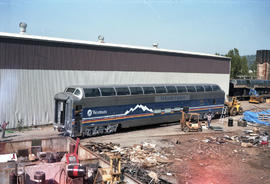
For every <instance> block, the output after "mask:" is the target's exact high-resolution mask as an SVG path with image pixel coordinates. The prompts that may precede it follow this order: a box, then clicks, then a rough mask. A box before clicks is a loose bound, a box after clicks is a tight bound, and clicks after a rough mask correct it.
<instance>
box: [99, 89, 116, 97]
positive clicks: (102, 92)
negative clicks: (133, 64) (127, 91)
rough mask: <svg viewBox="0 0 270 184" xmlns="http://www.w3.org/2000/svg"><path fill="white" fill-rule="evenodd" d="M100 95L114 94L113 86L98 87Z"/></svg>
mask: <svg viewBox="0 0 270 184" xmlns="http://www.w3.org/2000/svg"><path fill="white" fill-rule="evenodd" d="M100 91H101V94H102V96H115V91H114V89H113V88H100Z"/></svg>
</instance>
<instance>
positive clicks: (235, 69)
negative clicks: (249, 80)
mask: <svg viewBox="0 0 270 184" xmlns="http://www.w3.org/2000/svg"><path fill="white" fill-rule="evenodd" d="M226 56H227V57H230V58H231V78H232V79H234V78H238V77H239V76H248V64H247V58H246V57H241V56H240V54H239V50H238V49H236V48H234V49H232V50H229V52H228V54H226Z"/></svg>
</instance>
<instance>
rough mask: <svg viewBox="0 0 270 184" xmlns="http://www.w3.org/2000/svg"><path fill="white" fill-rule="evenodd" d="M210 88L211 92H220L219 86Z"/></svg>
mask: <svg viewBox="0 0 270 184" xmlns="http://www.w3.org/2000/svg"><path fill="white" fill-rule="evenodd" d="M212 88H213V91H220V88H219V86H216V85H213V86H212Z"/></svg>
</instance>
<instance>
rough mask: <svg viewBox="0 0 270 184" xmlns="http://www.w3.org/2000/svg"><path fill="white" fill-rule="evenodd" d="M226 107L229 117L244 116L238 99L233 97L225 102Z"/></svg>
mask: <svg viewBox="0 0 270 184" xmlns="http://www.w3.org/2000/svg"><path fill="white" fill-rule="evenodd" d="M225 107H226V108H227V114H228V115H229V116H235V115H237V114H238V115H242V114H243V108H242V107H241V104H240V102H238V100H237V98H236V97H232V98H231V100H229V101H228V102H225Z"/></svg>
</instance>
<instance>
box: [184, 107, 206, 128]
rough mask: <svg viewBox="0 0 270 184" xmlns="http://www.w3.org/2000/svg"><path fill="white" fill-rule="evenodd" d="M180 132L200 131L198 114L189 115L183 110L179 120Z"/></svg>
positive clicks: (200, 125)
mask: <svg viewBox="0 0 270 184" xmlns="http://www.w3.org/2000/svg"><path fill="white" fill-rule="evenodd" d="M180 125H181V130H182V131H184V132H190V131H198V132H201V131H202V124H201V122H200V114H199V113H189V112H187V111H185V110H183V111H182V117H181V120H180Z"/></svg>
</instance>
